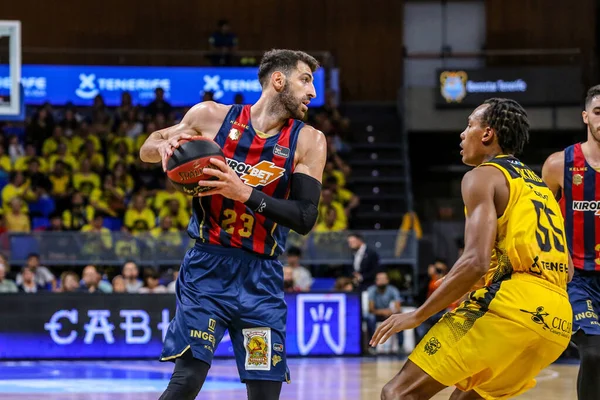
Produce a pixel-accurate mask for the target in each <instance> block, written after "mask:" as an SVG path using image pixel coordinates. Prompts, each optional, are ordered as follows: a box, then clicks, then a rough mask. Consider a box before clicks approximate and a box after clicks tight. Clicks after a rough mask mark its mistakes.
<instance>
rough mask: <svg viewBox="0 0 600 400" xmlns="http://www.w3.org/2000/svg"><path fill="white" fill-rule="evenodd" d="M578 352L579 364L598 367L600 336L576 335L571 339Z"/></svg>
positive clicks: (599, 363)
mask: <svg viewBox="0 0 600 400" xmlns="http://www.w3.org/2000/svg"><path fill="white" fill-rule="evenodd" d="M573 339H574V341H575V344H576V345H577V350H578V351H579V358H580V359H581V362H582V363H584V364H588V365H594V366H597V365H600V336H595V335H585V334H580V333H579V332H578V334H577V335H576V336H575V337H574V338H573Z"/></svg>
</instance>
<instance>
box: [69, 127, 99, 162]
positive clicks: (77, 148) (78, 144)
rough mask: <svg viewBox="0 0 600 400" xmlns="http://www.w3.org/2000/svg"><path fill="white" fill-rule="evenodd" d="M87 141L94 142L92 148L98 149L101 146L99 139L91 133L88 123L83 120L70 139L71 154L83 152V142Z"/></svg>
mask: <svg viewBox="0 0 600 400" xmlns="http://www.w3.org/2000/svg"><path fill="white" fill-rule="evenodd" d="M88 141H90V142H92V143H93V144H94V148H95V149H96V150H100V148H101V147H102V146H101V145H100V139H98V137H97V136H94V135H93V134H92V133H91V131H90V126H89V124H88V123H87V122H85V121H82V122H81V124H80V126H79V130H78V133H77V135H75V136H73V138H72V139H71V151H72V152H73V154H81V153H83V152H84V151H85V144H86V142H88Z"/></svg>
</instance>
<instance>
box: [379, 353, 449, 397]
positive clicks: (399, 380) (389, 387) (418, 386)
mask: <svg viewBox="0 0 600 400" xmlns="http://www.w3.org/2000/svg"><path fill="white" fill-rule="evenodd" d="M445 388H446V385H444V384H442V383H439V382H438V381H436V380H435V379H433V378H432V377H431V376H429V375H427V373H425V371H423V370H422V369H421V368H419V367H418V366H417V365H416V364H415V363H413V362H412V361H410V360H407V361H406V363H405V364H404V366H403V367H402V369H401V370H400V372H399V373H398V375H396V376H395V377H394V378H393V379H392V380H391V381H389V382H388V383H387V384H386V385H385V386H384V387H383V390H382V391H381V400H400V399H402V400H408V399H415V400H417V399H430V398H432V397H433V396H434V395H435V394H436V393H437V392H439V391H441V390H443V389H445Z"/></svg>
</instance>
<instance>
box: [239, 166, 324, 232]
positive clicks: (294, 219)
mask: <svg viewBox="0 0 600 400" xmlns="http://www.w3.org/2000/svg"><path fill="white" fill-rule="evenodd" d="M320 198H321V183H320V182H319V181H318V180H316V179H315V178H313V177H311V176H308V175H306V174H301V173H297V174H293V175H292V179H291V188H290V198H289V199H288V200H285V199H275V198H273V197H271V196H269V195H266V194H264V193H263V192H261V191H259V190H256V189H253V190H252V194H251V195H250V198H249V199H248V201H246V203H245V204H246V205H247V206H248V207H249V208H250V209H251V210H252V211H254V212H255V213H259V214H262V215H264V216H265V217H267V218H269V219H270V220H273V221H275V222H277V223H278V224H281V225H283V226H285V227H287V228H290V229H293V230H294V231H296V232H298V233H299V234H301V235H306V234H308V233H309V232H310V231H311V230H312V228H313V226H314V225H315V222H317V216H318V214H319V211H318V208H317V207H318V206H319V199H320Z"/></svg>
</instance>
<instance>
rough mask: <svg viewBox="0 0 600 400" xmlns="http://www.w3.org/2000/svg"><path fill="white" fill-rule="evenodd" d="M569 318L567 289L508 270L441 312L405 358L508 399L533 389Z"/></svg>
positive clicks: (564, 339) (562, 342)
mask: <svg viewBox="0 0 600 400" xmlns="http://www.w3.org/2000/svg"><path fill="white" fill-rule="evenodd" d="M571 320H572V311H571V305H570V304H569V299H568V296H567V293H566V291H564V290H562V289H560V288H558V287H556V286H554V285H551V284H549V283H547V282H546V281H543V280H541V279H539V278H536V277H533V276H531V275H528V274H513V275H512V276H509V277H508V279H505V280H503V281H501V282H496V283H494V284H492V285H490V286H488V287H484V288H481V289H479V290H476V291H474V292H472V293H471V294H470V296H469V299H468V300H466V301H464V302H463V303H462V304H461V305H460V306H459V307H458V308H456V309H455V310H454V311H452V312H449V313H446V314H445V315H444V317H443V318H442V319H441V320H440V321H439V322H438V323H437V324H436V325H434V326H433V327H432V328H431V330H430V331H429V332H428V333H427V335H425V337H424V338H423V340H421V342H420V343H419V344H418V345H417V347H416V348H415V349H414V351H413V352H412V354H411V355H410V356H409V359H410V360H411V361H412V362H414V363H415V364H416V365H418V366H419V367H420V368H421V369H422V370H423V371H425V372H426V373H427V374H428V375H429V376H431V377H432V378H433V379H435V380H437V381H438V382H440V383H442V384H444V385H446V386H453V385H455V386H456V387H458V388H459V389H460V390H463V391H468V390H471V389H473V390H475V391H476V392H477V393H478V394H479V395H480V396H481V397H483V398H484V399H507V398H511V397H514V396H517V395H519V394H521V393H523V392H525V391H527V390H529V389H531V388H533V387H534V386H535V379H534V378H535V377H536V376H537V374H538V373H539V372H540V371H541V370H542V369H544V368H546V367H547V366H548V365H550V364H551V363H552V362H554V361H555V360H556V359H557V358H558V357H559V356H560V355H561V354H562V352H563V351H564V350H565V349H566V348H567V346H568V344H569V340H570V338H571Z"/></svg>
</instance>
